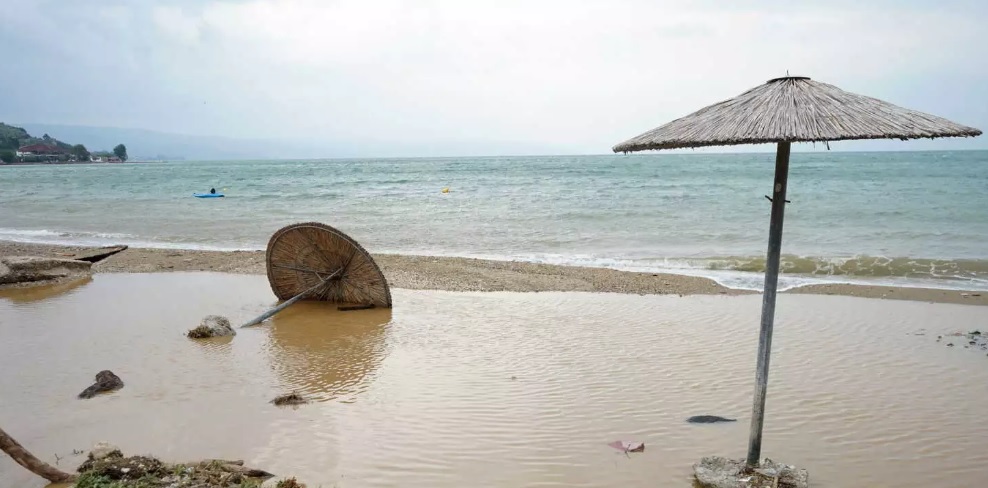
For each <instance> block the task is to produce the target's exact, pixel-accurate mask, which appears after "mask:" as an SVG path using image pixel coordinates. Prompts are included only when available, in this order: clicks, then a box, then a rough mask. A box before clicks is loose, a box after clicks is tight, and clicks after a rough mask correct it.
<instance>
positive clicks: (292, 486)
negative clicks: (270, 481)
mask: <svg viewBox="0 0 988 488" xmlns="http://www.w3.org/2000/svg"><path fill="white" fill-rule="evenodd" d="M274 488H305V485H303V484H302V483H299V482H298V480H296V479H295V478H294V477H293V478H288V479H283V480H281V481H279V482H278V483H277V484H275V485H274Z"/></svg>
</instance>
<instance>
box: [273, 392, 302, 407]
mask: <svg viewBox="0 0 988 488" xmlns="http://www.w3.org/2000/svg"><path fill="white" fill-rule="evenodd" d="M271 403H273V404H275V405H277V406H279V407H282V406H285V405H305V404H306V403H309V400H307V399H306V398H305V397H303V396H302V395H299V394H298V392H294V391H293V392H291V393H287V394H284V395H278V396H276V397H274V400H271Z"/></svg>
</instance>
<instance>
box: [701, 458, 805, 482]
mask: <svg viewBox="0 0 988 488" xmlns="http://www.w3.org/2000/svg"><path fill="white" fill-rule="evenodd" d="M693 475H694V476H695V477H696V481H697V484H698V485H699V486H701V487H703V488H769V487H775V486H778V487H780V488H781V487H785V488H807V487H808V486H809V474H808V473H807V472H806V470H805V469H799V468H796V467H795V466H789V465H785V464H780V463H776V462H774V461H772V460H771V459H764V460H762V462H761V463H760V465H759V466H758V467H757V468H755V469H752V470H749V469H748V468H747V467H746V466H745V463H744V460H734V459H727V458H723V457H720V456H711V457H705V458H703V459H701V460H700V462H699V463H697V464H694V465H693ZM776 477H778V483H776Z"/></svg>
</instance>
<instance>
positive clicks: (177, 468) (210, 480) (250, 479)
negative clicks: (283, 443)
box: [75, 446, 299, 488]
mask: <svg viewBox="0 0 988 488" xmlns="http://www.w3.org/2000/svg"><path fill="white" fill-rule="evenodd" d="M107 451H108V452H107ZM78 471H79V473H80V475H79V478H78V480H77V481H76V485H75V486H76V488H165V487H167V488H198V487H206V486H209V487H255V486H256V487H259V486H261V483H262V482H263V481H264V480H266V479H269V478H272V477H273V476H274V475H272V474H271V473H268V472H267V471H262V470H259V469H252V468H247V467H244V463H243V461H226V460H221V459H209V460H204V461H197V462H194V463H186V464H168V463H164V462H162V461H160V460H158V459H155V458H153V457H148V456H124V455H123V454H122V453H121V452H120V450H119V449H116V448H113V447H112V446H101V447H99V448H97V449H94V450H93V451H92V452H90V455H89V458H88V459H87V460H86V461H85V462H84V463H82V465H81V466H79V469H78ZM288 486H293V485H288ZM294 486H299V485H294Z"/></svg>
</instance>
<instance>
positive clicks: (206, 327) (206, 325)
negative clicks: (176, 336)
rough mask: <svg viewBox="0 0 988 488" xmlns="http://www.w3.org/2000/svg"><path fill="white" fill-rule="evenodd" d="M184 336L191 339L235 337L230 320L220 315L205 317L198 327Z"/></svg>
mask: <svg viewBox="0 0 988 488" xmlns="http://www.w3.org/2000/svg"><path fill="white" fill-rule="evenodd" d="M186 335H188V336H189V338H191V339H205V338H208V337H223V336H233V335H237V331H235V330H233V327H232V326H231V325H230V320H229V319H227V318H226V317H223V316H222V315H207V316H206V318H204V319H202V322H201V323H200V324H199V327H196V328H195V329H192V330H190V331H189V332H188V333H187V334H186Z"/></svg>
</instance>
